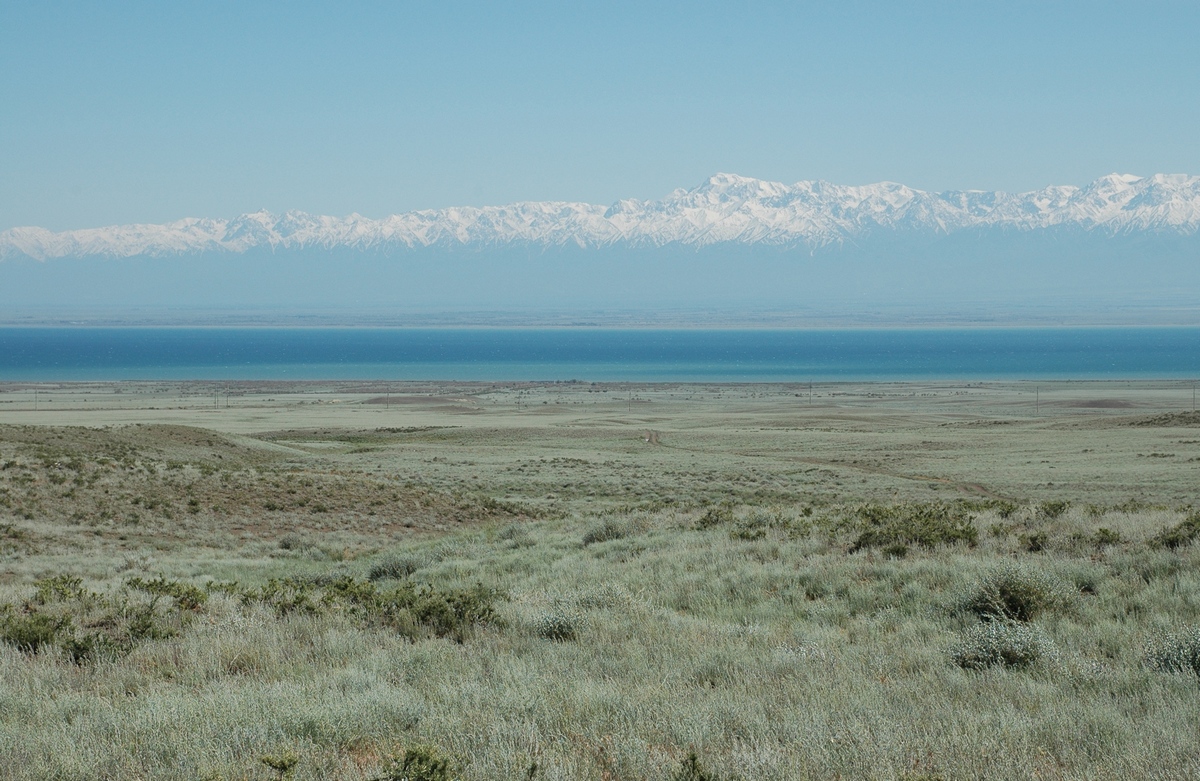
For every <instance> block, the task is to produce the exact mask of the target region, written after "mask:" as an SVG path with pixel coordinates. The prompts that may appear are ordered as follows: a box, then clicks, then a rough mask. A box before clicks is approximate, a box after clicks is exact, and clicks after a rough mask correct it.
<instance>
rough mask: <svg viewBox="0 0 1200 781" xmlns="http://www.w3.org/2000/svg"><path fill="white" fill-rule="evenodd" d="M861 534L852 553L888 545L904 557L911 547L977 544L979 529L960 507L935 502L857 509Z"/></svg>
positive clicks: (880, 505)
mask: <svg viewBox="0 0 1200 781" xmlns="http://www.w3.org/2000/svg"><path fill="white" fill-rule="evenodd" d="M856 516H857V517H856V520H857V526H858V529H859V534H858V537H857V538H856V539H855V541H854V543H853V545H851V547H850V550H851V552H856V551H860V550H865V549H867V548H884V549H887V550H888V551H889V555H899V556H902V555H904V553H906V552H907V549H908V546H916V547H920V548H936V547H938V546H939V545H951V544H955V543H966V544H967V545H972V546H973V545H975V543H976V542H977V541H978V539H979V532H978V531H977V530H976V529H975V526H974V524H973V523H972V520H973V519H972V517H971V516H970V515H968V514H967V512H966V511H965V510H963V509H962V508H959V507H952V506H950V505H946V504H942V503H938V502H934V503H918V504H894V505H882V504H867V505H863V506H862V507H859V508H858V510H857V512H856Z"/></svg>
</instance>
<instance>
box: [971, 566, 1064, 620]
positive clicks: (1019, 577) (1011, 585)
mask: <svg viewBox="0 0 1200 781" xmlns="http://www.w3.org/2000/svg"><path fill="white" fill-rule="evenodd" d="M1069 601H1070V587H1069V586H1068V585H1067V584H1066V583H1064V582H1063V581H1061V580H1059V579H1057V578H1053V577H1051V576H1049V575H1046V574H1045V573H1042V572H1036V571H1032V570H1028V569H1025V568H1023V567H1015V566H1009V567H1004V568H1002V569H999V570H997V571H996V572H993V573H992V574H991V575H989V576H987V577H986V578H984V579H983V580H982V581H981V582H980V583H979V584H978V586H977V587H976V588H975V590H974V591H973V592H972V593H971V594H969V595H968V596H967V598H966V599H965V600H964V601H963V605H962V607H963V608H964V609H965V610H967V611H968V612H970V613H973V614H975V615H976V616H978V617H979V618H980V619H982V620H984V621H1000V622H1004V621H1016V622H1026V621H1032V620H1033V619H1034V618H1035V617H1037V616H1038V615H1039V614H1041V613H1043V612H1045V611H1047V610H1052V609H1058V608H1062V607H1064V606H1066V605H1067V604H1068V603H1069Z"/></svg>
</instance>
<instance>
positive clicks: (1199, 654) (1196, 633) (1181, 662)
mask: <svg viewBox="0 0 1200 781" xmlns="http://www.w3.org/2000/svg"><path fill="white" fill-rule="evenodd" d="M1146 664H1147V665H1148V666H1149V667H1150V668H1152V669H1155V670H1161V671H1163V672H1169V673H1193V674H1195V675H1200V626H1193V627H1188V628H1187V629H1184V630H1183V631H1180V632H1172V633H1170V634H1166V635H1163V636H1161V637H1159V638H1158V639H1157V640H1155V641H1153V642H1152V643H1151V644H1150V646H1149V647H1148V648H1147V649H1146Z"/></svg>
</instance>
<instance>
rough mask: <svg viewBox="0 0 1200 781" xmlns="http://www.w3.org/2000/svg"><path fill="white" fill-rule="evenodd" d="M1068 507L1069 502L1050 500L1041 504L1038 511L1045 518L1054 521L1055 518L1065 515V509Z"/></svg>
mask: <svg viewBox="0 0 1200 781" xmlns="http://www.w3.org/2000/svg"><path fill="white" fill-rule="evenodd" d="M1070 506H1071V503H1070V502H1064V501H1062V500H1058V499H1055V500H1051V501H1047V502H1042V503H1041V504H1040V505H1039V506H1038V511H1039V512H1040V513H1041V514H1042V515H1044V516H1045V517H1047V518H1049V519H1051V520H1054V519H1055V518H1061V517H1062V514H1063V513H1065V512H1066V511H1067V508H1068V507H1070Z"/></svg>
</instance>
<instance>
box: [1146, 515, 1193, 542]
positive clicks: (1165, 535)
mask: <svg viewBox="0 0 1200 781" xmlns="http://www.w3.org/2000/svg"><path fill="white" fill-rule="evenodd" d="M1197 537H1200V510H1197V511H1195V512H1192V513H1191V514H1189V515H1188V516H1187V517H1186V518H1184V519H1183V520H1182V521H1180V522H1179V523H1177V524H1175V525H1174V526H1172V527H1171V528H1169V529H1164V530H1163V531H1161V532H1159V533H1158V534H1157V535H1155V536H1154V538H1153V539H1152V540H1151V543H1152V544H1154V545H1156V546H1158V547H1160V548H1169V549H1170V550H1175V549H1176V548H1182V547H1183V546H1185V545H1190V544H1191V543H1193V542H1195V541H1196V538H1197Z"/></svg>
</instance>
